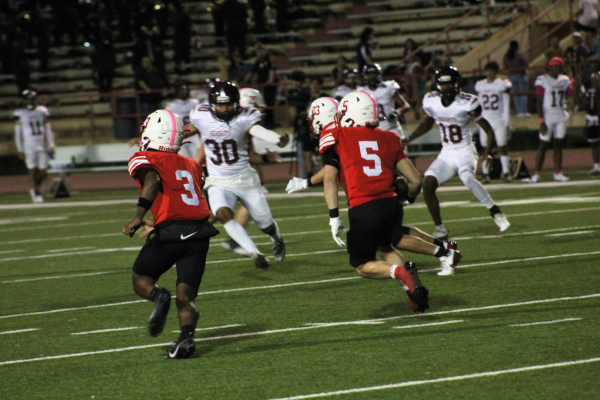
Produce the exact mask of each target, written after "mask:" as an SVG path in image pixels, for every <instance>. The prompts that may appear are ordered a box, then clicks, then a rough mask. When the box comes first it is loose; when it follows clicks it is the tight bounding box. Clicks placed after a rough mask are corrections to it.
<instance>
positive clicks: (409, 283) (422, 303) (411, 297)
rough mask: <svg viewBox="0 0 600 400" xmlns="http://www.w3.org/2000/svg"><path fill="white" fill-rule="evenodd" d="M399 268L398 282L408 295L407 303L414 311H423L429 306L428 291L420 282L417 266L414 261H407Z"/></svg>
mask: <svg viewBox="0 0 600 400" xmlns="http://www.w3.org/2000/svg"><path fill="white" fill-rule="evenodd" d="M398 268H401V270H400V272H401V275H400V283H402V285H404V286H405V288H404V290H406V289H407V288H408V290H406V295H407V297H408V305H409V306H410V308H411V309H412V310H413V311H414V312H423V311H425V310H426V309H428V308H429V297H428V293H429V292H428V291H427V289H426V288H425V287H424V286H423V284H422V283H421V279H420V278H419V274H418V273H417V267H416V266H415V264H414V263H412V262H410V261H407V262H406V263H405V264H404V266H402V267H400V266H398Z"/></svg>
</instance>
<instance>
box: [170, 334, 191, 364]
mask: <svg viewBox="0 0 600 400" xmlns="http://www.w3.org/2000/svg"><path fill="white" fill-rule="evenodd" d="M195 351H196V344H195V343H194V338H192V337H189V338H187V339H185V340H182V341H181V342H179V341H177V342H173V343H171V344H170V345H169V348H168V349H167V356H166V357H165V358H166V359H167V360H175V359H177V360H181V359H183V358H189V357H190V356H191V355H192V354H194V352H195Z"/></svg>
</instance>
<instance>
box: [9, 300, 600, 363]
mask: <svg viewBox="0 0 600 400" xmlns="http://www.w3.org/2000/svg"><path fill="white" fill-rule="evenodd" d="M596 297H600V293H595V294H591V295H583V296H573V297H560V298H555V299H543V300H533V301H525V302H521V303H509V304H495V305H491V306H483V307H472V308H463V309H458V310H448V311H439V312H434V313H427V314H412V315H401V316H396V317H385V318H376V319H372V320H357V321H342V322H338V323H314V324H309V326H301V327H294V328H282V329H270V330H266V331H258V332H245V333H238V334H232V335H222V336H212V337H205V338H197V339H194V341H196V342H206V341H212V340H221V339H232V338H239V337H248V336H260V335H269V334H274V333H287V332H296V331H304V330H309V329H319V328H330V327H336V326H340V325H364V324H365V322H371V323H375V322H379V321H388V320H393V319H404V318H415V317H422V316H425V317H429V316H432V315H445V314H452V313H464V312H472V311H480V310H489V309H500V308H506V307H517V306H525V305H532V304H543V303H550V302H557V301H570V300H583V299H590V298H596ZM168 344H170V343H160V344H150V345H141V346H130V347H122V348H116V349H106V350H98V351H89V352H85V353H71V354H62V355H56V356H47V357H38V358H29V359H20V360H9V361H1V362H0V365H10V364H20V363H27V362H34V361H46V360H56V359H63V358H72V357H82V356H88V355H94V354H107V353H117V352H122V351H130V350H139V349H147V348H152V347H161V346H166V345H168ZM599 360H600V359H599Z"/></svg>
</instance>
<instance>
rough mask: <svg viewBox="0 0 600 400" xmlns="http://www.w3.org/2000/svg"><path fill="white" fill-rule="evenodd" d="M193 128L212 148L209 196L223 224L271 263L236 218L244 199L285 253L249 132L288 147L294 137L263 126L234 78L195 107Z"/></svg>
mask: <svg viewBox="0 0 600 400" xmlns="http://www.w3.org/2000/svg"><path fill="white" fill-rule="evenodd" d="M190 122H191V125H192V126H191V127H190V128H189V129H190V133H192V134H194V133H199V134H200V136H201V138H202V141H203V142H204V147H205V151H206V163H207V168H208V177H207V179H206V187H207V188H208V201H209V203H210V209H211V210H212V212H213V213H214V214H215V215H216V216H217V218H218V219H219V221H221V222H222V223H223V227H224V228H225V230H226V231H227V233H228V234H229V236H231V238H232V239H233V240H235V241H236V242H237V243H238V244H239V245H240V246H241V247H242V248H243V249H244V250H246V252H248V254H250V256H251V257H252V259H253V260H254V265H255V266H256V267H258V268H263V269H265V268H268V267H269V265H270V263H269V261H268V260H267V259H266V257H265V256H264V255H263V254H262V253H261V252H260V251H259V250H258V248H257V247H256V245H255V244H254V242H253V241H252V239H250V236H248V233H247V232H246V230H245V229H244V227H243V226H242V225H240V224H239V223H238V222H237V221H236V220H235V219H234V218H233V209H234V207H235V204H236V203H237V202H238V201H240V202H241V203H242V204H243V205H244V207H246V208H247V209H248V211H249V213H250V216H251V217H252V219H253V220H254V222H255V223H256V226H257V227H258V228H259V229H260V230H262V231H263V232H264V233H266V234H267V235H269V236H270V237H271V240H272V242H273V256H274V258H275V261H277V262H282V261H283V259H284V258H285V243H284V242H283V239H282V237H281V233H280V231H279V227H278V226H277V223H276V222H275V221H274V220H273V217H272V215H271V210H270V209H269V205H268V204H267V200H266V198H265V195H264V193H263V190H262V187H261V184H260V179H259V177H258V174H257V173H256V171H255V170H254V169H253V168H252V167H251V166H250V163H249V159H248V136H247V135H248V134H250V135H252V136H254V137H258V138H260V139H263V140H265V141H267V142H268V143H271V144H277V145H278V146H279V147H284V146H285V145H286V144H287V143H288V141H289V137H288V136H287V135H282V136H279V135H278V134H277V133H275V132H273V131H270V130H267V129H265V128H263V127H262V126H260V125H259V124H260V122H261V114H260V111H258V110H257V109H256V108H246V107H241V106H240V93H239V90H238V88H237V86H236V85H235V84H233V83H230V82H217V83H216V84H215V85H214V86H213V87H212V88H211V89H210V92H209V105H199V106H197V107H196V108H195V109H194V110H193V111H192V112H191V113H190Z"/></svg>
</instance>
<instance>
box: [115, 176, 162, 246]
mask: <svg viewBox="0 0 600 400" xmlns="http://www.w3.org/2000/svg"><path fill="white" fill-rule="evenodd" d="M142 183H143V188H142V194H141V196H140V198H139V199H138V206H137V210H136V213H135V216H134V217H133V219H132V220H131V221H129V222H128V223H126V224H125V225H124V226H123V229H122V230H121V232H123V234H124V235H127V236H129V237H130V238H131V237H133V235H135V232H136V231H137V230H138V229H139V228H140V226H142V220H143V219H144V215H146V213H147V212H148V210H149V209H150V207H152V202H154V199H156V196H157V195H158V191H159V190H160V187H161V183H160V175H158V172H156V171H154V170H152V171H150V172H148V173H147V174H146V176H145V177H144V180H143V182H142Z"/></svg>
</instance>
